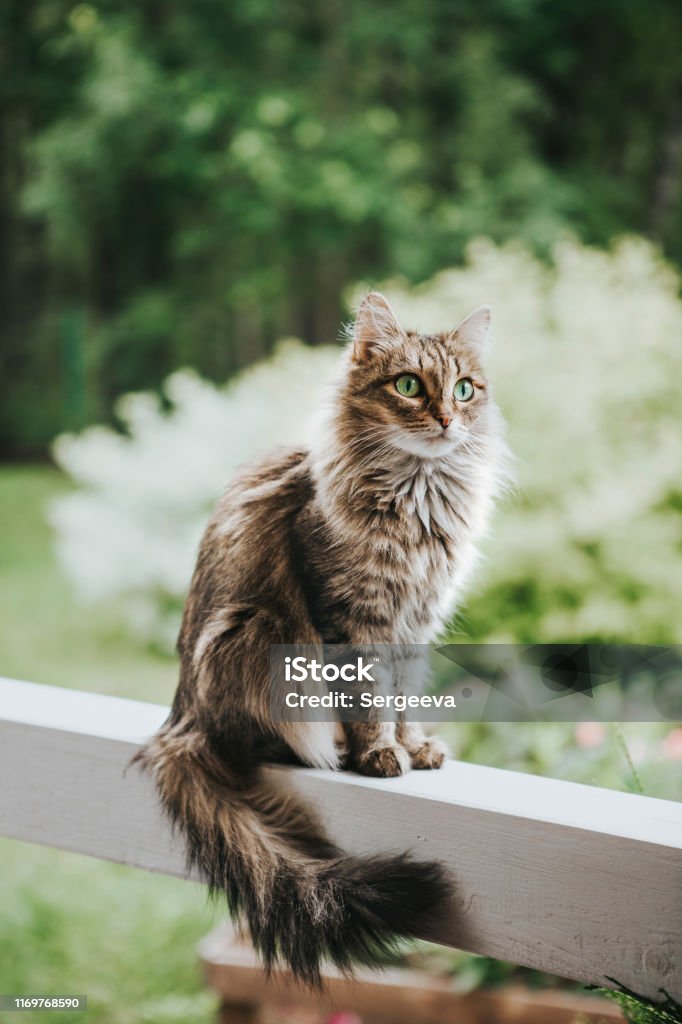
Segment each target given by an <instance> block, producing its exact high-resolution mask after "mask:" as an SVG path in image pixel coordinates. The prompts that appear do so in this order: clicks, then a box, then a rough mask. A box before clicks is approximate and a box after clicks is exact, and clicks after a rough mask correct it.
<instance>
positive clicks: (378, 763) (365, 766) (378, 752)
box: [355, 745, 410, 779]
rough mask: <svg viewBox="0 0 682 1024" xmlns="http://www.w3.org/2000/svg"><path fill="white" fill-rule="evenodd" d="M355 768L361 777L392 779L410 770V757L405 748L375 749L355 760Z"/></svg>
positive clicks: (388, 747) (392, 746)
mask: <svg viewBox="0 0 682 1024" xmlns="http://www.w3.org/2000/svg"><path fill="white" fill-rule="evenodd" d="M355 768H356V769H357V771H359V772H360V774H361V775H374V776H378V777H380V778H383V779H390V778H394V777H395V776H396V775H404V773H405V772H408V771H409V770H410V755H409V754H408V753H407V751H406V750H405V749H404V748H403V747H398V746H394V745H390V746H389V745H387V746H385V747H375V748H374V750H368V751H367V752H366V753H363V754H361V755H359V756H357V757H356V758H355Z"/></svg>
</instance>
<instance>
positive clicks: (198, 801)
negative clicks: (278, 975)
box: [134, 725, 450, 986]
mask: <svg viewBox="0 0 682 1024" xmlns="http://www.w3.org/2000/svg"><path fill="white" fill-rule="evenodd" d="M134 760H135V761H137V762H138V763H141V764H142V765H143V766H144V767H145V768H147V769H149V770H150V771H152V772H153V774H154V777H155V780H156V785H157V788H158V790H159V793H160V796H161V801H162V804H163V807H164V809H165V811H166V813H167V814H168V816H169V818H170V819H171V821H172V823H173V825H174V826H175V827H176V828H177V829H179V831H180V832H182V834H183V836H184V838H185V841H186V845H187V861H188V866H189V867H190V868H192V869H195V870H196V871H197V872H198V874H199V875H200V876H201V877H202V879H203V880H204V881H205V882H207V883H208V885H209V886H210V888H211V890H212V892H213V893H216V894H221V893H222V894H224V895H225V896H226V897H227V901H228V904H229V907H230V910H231V911H232V913H233V914H234V915H235V916H236V917H237V918H242V919H246V922H247V923H248V926H249V929H250V932H251V937H252V940H253V943H254V946H255V947H256V949H257V950H258V951H259V953H260V954H261V956H262V958H263V961H264V963H265V966H266V967H267V968H271V967H273V966H274V965H275V964H277V963H284V964H286V965H287V966H288V967H289V968H290V969H291V971H292V972H293V973H294V975H295V976H296V977H297V978H298V979H299V980H301V981H303V982H304V983H306V984H308V985H313V986H316V985H319V984H320V967H321V964H322V962H323V961H324V960H330V961H332V962H333V963H334V964H336V966H337V967H339V968H341V970H343V971H351V970H352V968H353V966H354V965H355V964H366V965H371V966H376V965H379V964H380V963H381V962H382V960H383V961H385V959H386V957H387V955H388V954H390V953H391V952H393V950H394V948H395V943H396V939H397V938H398V937H399V936H420V935H421V936H424V935H425V934H426V932H427V927H428V925H429V924H431V923H433V920H434V918H435V917H437V916H439V915H440V914H441V913H442V911H443V906H444V903H445V902H446V899H447V896H448V895H449V891H450V886H449V883H448V881H447V880H446V875H445V873H444V871H443V869H442V868H441V867H440V866H439V865H438V864H436V863H433V862H420V861H414V860H412V859H411V858H410V857H409V856H407V855H403V856H375V857H368V858H358V857H351V856H346V855H344V854H343V853H341V851H339V850H338V849H337V848H336V847H334V846H333V845H332V844H331V843H330V842H329V841H328V840H327V839H326V838H325V837H324V834H323V832H322V831H321V829H320V827H319V825H318V823H317V822H316V820H315V818H314V817H313V815H312V814H311V812H310V811H309V810H308V809H307V808H306V807H305V806H304V805H303V804H302V803H301V802H299V800H298V799H297V798H296V797H295V796H293V795H292V794H290V793H285V792H283V791H282V790H281V789H279V788H276V783H273V784H268V782H266V781H265V780H264V779H263V778H262V777H259V778H258V781H257V782H256V783H251V782H250V783H249V785H248V786H246V787H244V785H243V782H241V783H240V781H239V780H238V779H236V778H233V777H232V776H231V775H230V772H229V769H228V768H227V767H226V766H225V765H224V764H223V763H222V761H221V760H220V759H219V758H218V757H217V756H216V755H215V754H214V753H213V752H212V750H211V749H210V745H209V743H208V741H207V740H206V738H205V737H204V736H202V735H201V734H200V733H199V732H196V731H193V730H191V729H183V728H182V727H181V726H178V725H176V726H172V725H166V726H164V727H163V729H162V730H161V732H160V733H159V734H158V735H157V736H155V737H154V738H153V739H152V740H151V741H150V742H149V743H148V744H147V746H146V747H144V748H143V749H142V750H141V751H140V752H139V754H137V755H136V757H135V759H134ZM240 785H241V787H242V788H241V789H240V788H239V786H240Z"/></svg>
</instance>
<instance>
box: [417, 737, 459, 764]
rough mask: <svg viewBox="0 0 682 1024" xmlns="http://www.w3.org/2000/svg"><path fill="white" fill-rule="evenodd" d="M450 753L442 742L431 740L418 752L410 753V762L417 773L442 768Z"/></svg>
mask: <svg viewBox="0 0 682 1024" xmlns="http://www.w3.org/2000/svg"><path fill="white" fill-rule="evenodd" d="M449 753H450V751H449V750H448V748H447V747H446V745H445V744H444V743H443V741H442V740H439V739H434V738H431V739H427V740H424V742H423V743H422V744H421V746H419V747H417V749H416V750H412V751H410V760H411V762H412V767H413V768H416V770H417V771H425V770H428V769H430V768H442V767H443V765H444V764H445V761H446V759H447V757H448V755H449Z"/></svg>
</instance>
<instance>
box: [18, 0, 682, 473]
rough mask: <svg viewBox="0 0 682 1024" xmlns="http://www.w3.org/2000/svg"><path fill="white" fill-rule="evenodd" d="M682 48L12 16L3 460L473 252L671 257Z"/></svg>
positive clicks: (303, 11)
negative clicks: (353, 300) (485, 247)
mask: <svg viewBox="0 0 682 1024" xmlns="http://www.w3.org/2000/svg"><path fill="white" fill-rule="evenodd" d="M681 38H682V8H681V7H680V5H679V3H677V0H652V2H651V3H650V4H647V5H642V4H639V3H637V2H636V0H625V2H623V0H598V2H595V3H592V4H574V3H569V2H568V0H514V2H513V3H510V2H508V0H484V2H483V3H481V0H457V2H454V0H422V2H420V3H415V2H414V0H392V2H391V3H390V5H389V4H388V3H386V2H385V0H377V2H374V3H370V4H367V3H364V2H360V0H350V2H347V3H344V4H341V3H339V2H338V0H327V2H324V3H320V2H317V3H314V2H312V0H288V2H286V3H277V2H275V0H243V2H241V3H238V4H224V3H217V2H215V0H197V2H196V3H193V4H192V5H184V6H177V5H174V4H170V3H166V4H164V3H162V2H160V0H141V2H140V3H138V4H136V5H133V6H131V5H129V4H123V3H122V2H121V0H98V2H93V3H78V4H73V3H72V2H65V0H26V2H24V3H21V4H6V5H4V6H3V8H2V11H1V12H0V68H2V86H1V88H0V137H1V138H2V145H1V146H0V165H1V166H0V261H1V263H2V266H3V268H4V273H3V276H2V280H1V281H0V302H1V305H2V309H3V323H2V328H1V334H0V375H1V376H2V379H3V383H4V384H5V387H4V390H3V403H2V406H1V407H0V452H3V453H5V454H8V453H11V454H17V453H21V452H32V451H40V450H41V449H44V446H45V444H46V442H47V441H48V440H49V439H50V438H51V437H52V436H53V435H54V434H55V433H57V432H58V431H59V430H62V429H68V428H77V427H80V426H82V425H83V424H84V423H86V422H91V421H93V420H99V419H103V418H108V417H110V415H111V412H112V405H113V401H114V399H115V398H116V396H117V395H118V394H120V393H123V392H126V391H130V390H138V389H140V388H156V387H158V386H159V385H160V382H161V381H162V380H163V378H164V377H165V376H167V374H168V373H170V372H171V371H172V370H174V369H176V368H177V367H178V366H182V365H191V366H194V367H195V368H197V369H198V371H199V372H200V373H201V374H202V375H204V376H206V377H207V378H208V379H212V380H224V379H225V378H226V377H227V376H228V375H229V374H231V373H232V372H233V371H234V370H235V369H237V368H239V367H241V366H244V365H246V364H247V363H248V362H250V361H252V360H253V359H255V358H258V357H260V356H262V355H264V354H266V353H267V352H269V350H270V349H271V347H272V345H273V343H274V341H275V340H276V339H277V338H279V337H282V336H286V335H289V334H295V335H297V336H299V337H303V338H305V339H306V340H307V341H309V342H312V343H319V342H324V341H327V342H328V341H333V340H334V337H335V336H336V332H337V325H338V321H339V317H340V314H341V312H342V306H343V303H342V296H343V293H344V288H345V287H346V286H347V285H348V283H349V282H352V281H354V280H357V279H359V278H369V279H372V280H376V279H382V278H385V277H386V276H390V275H394V274H400V275H403V276H404V277H405V278H406V279H407V280H409V281H411V282H418V281H421V280H424V279H426V278H428V277H430V276H431V275H433V274H434V273H435V272H437V271H438V270H440V269H442V268H443V267H444V266H451V265H453V264H454V263H456V262H457V261H458V260H459V259H461V257H462V255H463V253H464V249H465V246H466V244H467V242H468V240H469V239H470V238H471V237H472V236H474V235H479V234H485V235H487V236H489V237H491V238H492V239H494V240H496V241H498V242H499V241H505V240H507V239H509V238H519V239H522V240H523V241H524V242H525V243H527V244H528V245H529V246H530V247H531V248H532V249H534V250H535V251H538V252H541V253H545V254H547V253H548V251H549V249H550V247H551V244H552V243H553V241H554V240H555V238H556V237H557V233H558V232H560V230H561V229H562V227H565V226H566V225H570V226H571V229H572V230H573V231H574V232H576V233H578V234H579V235H580V236H581V237H583V238H584V239H585V240H586V241H588V242H593V243H598V244H603V243H606V242H608V241H609V239H610V238H611V237H612V236H613V235H614V233H618V232H621V231H623V230H626V229H627V230H635V231H638V232H640V233H645V234H648V235H650V236H651V237H653V238H656V239H658V240H659V241H660V242H661V243H662V245H663V246H664V248H665V249H666V250H667V252H668V253H669V255H670V256H671V257H672V258H673V259H675V260H678V261H679V260H682V242H681V241H680V239H682V231H681V230H680V229H681V228H682V202H681V201H680V184H681V180H682V167H681V164H682V64H681V63H680V61H679V47H680V39H681Z"/></svg>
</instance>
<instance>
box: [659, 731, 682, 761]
mask: <svg viewBox="0 0 682 1024" xmlns="http://www.w3.org/2000/svg"><path fill="white" fill-rule="evenodd" d="M663 756H664V757H667V758H668V760H669V761H682V729H673V731H672V732H669V733H668V735H667V736H666V738H665V739H664V740H663Z"/></svg>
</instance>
